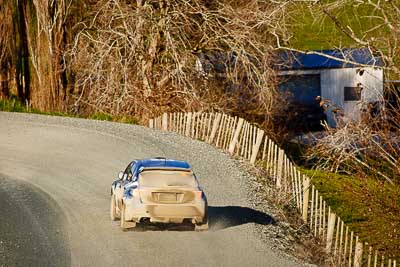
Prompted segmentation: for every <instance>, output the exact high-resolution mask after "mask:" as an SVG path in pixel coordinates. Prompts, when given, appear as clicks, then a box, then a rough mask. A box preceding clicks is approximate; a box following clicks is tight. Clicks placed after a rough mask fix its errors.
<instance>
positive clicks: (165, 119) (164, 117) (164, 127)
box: [162, 113, 168, 131]
mask: <svg viewBox="0 0 400 267" xmlns="http://www.w3.org/2000/svg"><path fill="white" fill-rule="evenodd" d="M162 130H163V131H168V114H167V113H163V115H162Z"/></svg>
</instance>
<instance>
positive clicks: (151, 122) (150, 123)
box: [149, 119, 154, 128]
mask: <svg viewBox="0 0 400 267" xmlns="http://www.w3.org/2000/svg"><path fill="white" fill-rule="evenodd" d="M149 128H154V120H153V119H150V120H149Z"/></svg>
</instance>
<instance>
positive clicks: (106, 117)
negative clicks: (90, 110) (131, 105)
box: [89, 112, 113, 121]
mask: <svg viewBox="0 0 400 267" xmlns="http://www.w3.org/2000/svg"><path fill="white" fill-rule="evenodd" d="M89 118H90V119H92V120H100V121H112V120H113V117H112V116H111V115H110V114H106V113H102V112H96V113H94V114H92V115H90V116H89Z"/></svg>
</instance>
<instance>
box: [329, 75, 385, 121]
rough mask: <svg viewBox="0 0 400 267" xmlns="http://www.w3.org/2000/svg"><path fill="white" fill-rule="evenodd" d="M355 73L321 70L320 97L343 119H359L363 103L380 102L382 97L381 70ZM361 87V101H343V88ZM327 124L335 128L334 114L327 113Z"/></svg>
mask: <svg viewBox="0 0 400 267" xmlns="http://www.w3.org/2000/svg"><path fill="white" fill-rule="evenodd" d="M363 70H364V72H363V74H362V75H360V73H361V72H358V73H357V69H356V68H345V69H326V70H321V97H322V98H324V99H329V100H330V101H331V102H332V103H333V104H334V105H335V106H337V107H338V108H340V109H341V110H342V111H343V113H344V115H345V119H353V120H358V119H360V111H361V109H362V108H363V103H366V102H376V101H380V100H381V99H382V97H383V70H382V69H374V68H363ZM358 85H360V86H362V88H363V90H362V91H361V101H344V87H357V86H358ZM326 115H327V120H328V124H329V125H331V126H335V120H334V114H332V112H329V111H328V112H327V114H326Z"/></svg>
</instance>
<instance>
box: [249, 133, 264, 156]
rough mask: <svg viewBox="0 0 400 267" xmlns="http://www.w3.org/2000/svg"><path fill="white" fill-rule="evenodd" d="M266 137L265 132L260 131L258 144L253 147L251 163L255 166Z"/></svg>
mask: <svg viewBox="0 0 400 267" xmlns="http://www.w3.org/2000/svg"><path fill="white" fill-rule="evenodd" d="M263 137H264V131H263V130H260V129H258V131H257V141H256V144H255V145H254V146H253V152H252V154H251V158H250V163H252V164H254V163H255V162H256V159H257V155H258V150H259V149H260V145H261V142H262V140H263Z"/></svg>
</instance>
